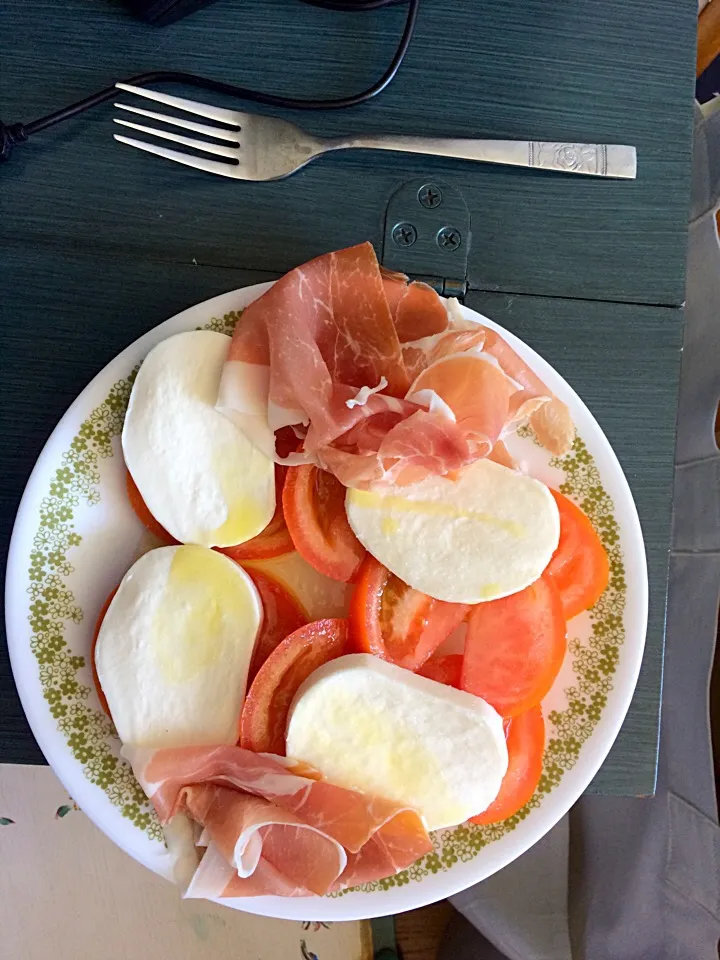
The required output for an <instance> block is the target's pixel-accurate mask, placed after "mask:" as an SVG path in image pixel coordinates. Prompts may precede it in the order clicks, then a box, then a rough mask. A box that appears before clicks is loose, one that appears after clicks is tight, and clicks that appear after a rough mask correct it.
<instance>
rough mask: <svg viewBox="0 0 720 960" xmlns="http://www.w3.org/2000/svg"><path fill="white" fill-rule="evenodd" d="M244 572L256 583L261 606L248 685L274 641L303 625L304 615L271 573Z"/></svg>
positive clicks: (294, 600)
mask: <svg viewBox="0 0 720 960" xmlns="http://www.w3.org/2000/svg"><path fill="white" fill-rule="evenodd" d="M245 572H246V573H247V574H248V576H249V577H251V578H252V581H253V583H254V584H255V586H256V587H257V590H258V593H259V594H260V599H261V600H262V606H263V622H262V627H261V628H260V636H259V637H258V639H257V643H256V644H255V652H254V653H253V658H252V661H251V663H250V672H249V673H248V686H250V684H251V683H252V682H253V680H254V679H255V675H256V674H257V672H258V670H259V669H260V667H261V666H262V665H263V664H264V663H265V661H266V660H267V658H268V657H269V656H270V654H271V653H272V652H273V650H275V648H276V647H277V646H278V644H279V643H281V642H282V641H283V640H284V639H285V637H288V636H290V634H291V633H294V632H295V631H296V630H298V629H299V628H300V627H304V626H305V624H306V623H307V622H308V618H307V614H306V613H305V611H304V610H303V608H302V606H301V605H300V603H299V601H298V600H296V599H295V597H294V596H293V595H292V594H291V593H290V592H289V591H288V590H286V589H285V587H283V586H282V584H281V583H280V582H279V581H278V580H276V579H275V577H271V576H270V575H269V574H267V573H261V571H260V570H246V571H245Z"/></svg>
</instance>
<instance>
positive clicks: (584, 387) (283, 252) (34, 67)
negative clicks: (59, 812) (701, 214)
mask: <svg viewBox="0 0 720 960" xmlns="http://www.w3.org/2000/svg"><path fill="white" fill-rule="evenodd" d="M402 19H403V11H402V10H400V9H398V10H387V11H383V12H378V13H375V14H368V15H355V16H351V15H344V14H334V13H328V12H325V11H320V10H316V9H312V8H306V7H304V6H301V5H299V4H295V3H291V2H289V0H246V2H242V0H218V2H217V3H215V4H214V5H212V6H211V7H209V8H207V9H206V10H204V11H202V12H200V13H198V14H197V15H196V16H194V17H192V18H189V19H188V20H186V21H184V22H181V23H179V24H176V25H174V26H172V27H169V28H166V29H164V30H157V29H155V28H151V27H148V26H145V25H143V24H141V23H139V22H136V21H133V20H132V19H131V18H130V17H129V16H128V14H127V13H126V11H125V9H124V7H123V6H122V4H121V3H119V2H113V0H67V2H64V3H63V4H57V3H56V2H55V0H33V2H32V3H27V2H25V0H5V3H4V4H3V5H1V6H0V63H1V66H0V116H2V118H3V119H4V120H6V121H14V120H30V119H33V118H34V117H36V116H39V115H42V114H44V113H46V112H48V111H49V110H52V109H54V108H56V107H58V106H62V105H64V104H65V103H67V102H68V101H70V100H73V99H75V98H78V97H81V96H84V95H86V94H87V93H89V92H92V91H94V90H95V89H97V88H98V87H100V86H103V85H105V84H107V83H108V82H109V81H111V80H113V79H116V78H118V77H121V76H127V75H129V74H133V73H137V72H139V71H143V70H149V69H161V68H174V69H182V70H191V71H196V72H200V73H205V74H208V75H212V76H214V77H217V78H220V79H229V80H235V81H237V82H242V83H247V84H249V85H254V86H257V87H262V88H264V89H267V90H273V91H279V92H285V93H288V94H293V95H306V96H330V95H337V94H340V93H347V92H352V91H356V90H357V89H359V88H361V87H363V86H366V85H367V84H368V83H369V82H370V81H371V80H372V79H374V78H375V77H376V76H378V75H379V73H380V72H381V71H382V69H383V67H384V65H385V63H386V62H387V61H388V59H389V57H390V56H391V53H392V50H393V48H394V44H395V42H396V39H397V36H398V34H399V31H400V28H401V24H402ZM695 22H696V8H695V5H694V4H693V2H692V0H658V3H656V4H654V5H653V7H652V9H650V8H647V7H646V6H644V5H640V4H627V3H625V2H623V0H604V2H603V3H596V2H593V0H573V2H569V0H507V2H504V3H498V2H497V0H486V2H477V0H456V2H454V3H453V4H447V3H445V2H444V0H422V4H421V13H420V18H419V23H418V31H417V36H416V38H415V40H414V42H413V45H412V47H411V50H410V53H409V56H408V59H407V61H406V64H405V65H404V67H403V69H402V70H401V72H400V74H399V76H398V78H397V81H396V82H395V84H394V85H393V86H392V87H391V88H390V89H389V90H388V91H387V92H386V93H385V94H384V95H383V96H382V97H381V98H379V99H378V100H377V101H375V102H373V103H372V104H369V105H366V106H365V107H362V108H359V109H357V110H353V111H351V112H341V113H334V114H304V115H300V116H298V115H296V116H295V119H299V120H300V122H301V123H303V124H304V125H305V126H306V127H307V128H308V129H309V130H312V131H314V132H317V133H320V134H337V133H341V132H348V131H352V132H355V131H358V132H369V131H373V132H396V133H412V134H427V135H439V136H441V135H442V136H444V135H453V134H454V135H461V136H462V135H464V136H472V135H475V136H496V137H517V138H523V139H526V138H535V139H558V140H578V141H592V140H597V141H605V142H626V143H632V144H634V145H636V146H637V148H638V154H639V177H638V180H637V181H636V182H634V183H627V182H622V183H621V182H603V181H599V180H590V179H582V178H573V177H563V176H556V175H552V174H547V173H542V172H537V171H522V170H510V169H508V170H505V169H502V168H499V167H490V166H480V165H470V164H467V163H464V162H460V161H447V160H440V159H432V158H428V159H425V158H418V157H413V156H401V155H391V154H384V155H382V154H371V153H354V154H345V155H336V156H333V157H329V158H325V159H323V160H321V161H319V162H318V163H316V164H314V165H312V166H310V167H308V168H307V169H306V170H304V171H303V172H301V173H300V174H298V175H297V176H295V177H294V178H292V179H290V180H287V181H283V182H279V183H268V184H242V183H232V182H227V181H225V180H221V179H220V178H213V177H208V176H206V175H202V174H199V173H195V172H193V171H189V170H185V169H182V168H179V167H177V166H176V165H174V164H170V163H167V162H163V161H161V160H158V159H155V158H151V157H147V156H145V155H142V154H139V153H137V152H135V151H132V150H130V149H129V148H124V147H121V146H120V145H117V144H115V143H114V142H113V141H112V139H111V133H112V128H113V124H112V122H111V117H112V113H113V111H112V108H111V107H102V108H99V109H98V110H97V111H95V112H93V113H92V114H89V115H86V116H85V117H82V118H80V119H77V120H75V121H73V122H72V123H70V124H67V125H64V126H62V127H59V128H57V129H55V130H50V131H47V132H46V133H44V134H41V135H40V136H38V137H37V138H34V139H33V140H32V141H31V142H30V143H29V144H27V145H25V146H24V147H21V148H19V149H18V150H17V152H16V155H15V156H14V157H13V160H12V162H11V163H10V164H8V165H6V166H5V167H4V168H3V169H2V170H1V171H0V212H1V213H2V222H1V224H0V244H2V246H1V247H0V287H1V288H2V299H1V300H0V324H1V327H2V344H3V346H2V354H3V377H2V378H0V388H1V389H2V391H3V403H2V424H1V425H0V438H1V439H2V443H3V459H2V477H1V478H0V479H1V481H2V483H1V485H0V498H1V500H2V507H1V521H2V530H1V536H2V544H1V546H2V550H3V554H4V549H5V547H6V543H7V539H8V537H9V531H10V527H11V523H12V518H13V516H14V512H15V510H16V507H17V503H18V500H19V497H20V495H21V492H22V488H23V486H24V484H25V481H26V479H27V476H28V474H29V472H30V470H31V468H32V465H33V463H34V460H35V458H36V457H37V454H38V453H39V451H40V449H41V446H42V443H43V441H44V440H45V438H46V437H47V435H48V434H49V433H50V431H51V430H52V428H53V426H54V424H55V423H56V422H57V420H58V418H59V417H60V415H61V414H62V412H63V411H64V409H65V408H66V407H67V405H68V404H69V403H70V402H71V400H72V399H73V398H74V397H75V396H76V395H77V393H78V392H79V391H80V390H81V389H82V387H83V386H84V385H85V384H86V383H87V381H88V380H89V379H90V378H91V377H92V376H93V375H94V374H95V373H96V372H97V371H98V370H99V369H100V368H101V367H102V366H103V364H104V363H106V362H107V361H108V360H109V359H110V358H111V357H112V356H114V355H115V353H117V351H118V350H119V349H121V348H122V347H123V346H125V345H126V344H127V343H129V342H130V341H131V340H133V339H134V338H135V337H136V336H138V335H139V334H140V333H141V332H143V331H144V330H146V329H148V328H149V327H150V326H153V325H154V324H155V323H157V322H159V321H160V320H162V319H164V318H165V317H167V316H169V315H171V314H173V313H174V312H176V311H178V310H180V309H182V308H183V307H185V306H187V305H189V304H191V303H193V302H197V301H198V300H202V299H204V298H206V297H208V296H212V295H214V294H217V293H221V292H223V291H224V290H228V289H232V288H233V287H237V286H241V285H244V284H247V283H252V282H256V281H257V280H259V279H266V278H267V276H268V275H269V274H277V273H279V272H281V271H283V270H285V269H287V268H289V267H291V266H293V265H294V264H296V263H297V262H300V261H302V260H303V259H306V258H308V257H310V256H313V255H314V254H317V253H319V252H322V251H324V250H327V249H331V248H333V247H340V246H343V245H347V244H351V243H355V242H357V241H359V240H362V239H366V238H369V239H371V240H373V241H374V242H375V243H376V246H378V248H379V246H380V238H381V235H382V225H383V218H384V210H385V204H386V202H387V200H388V198H389V197H390V195H391V194H392V193H393V192H394V190H395V189H396V188H397V186H398V185H400V184H401V183H403V182H404V181H406V180H409V179H412V178H415V177H433V178H438V179H441V180H445V181H450V182H451V183H452V184H453V185H455V186H457V187H458V188H459V189H460V190H461V191H462V193H463V196H464V197H465V199H466V201H467V203H468V206H469V208H470V213H471V218H472V229H473V237H474V239H473V245H472V248H471V251H470V265H469V279H470V282H471V286H472V287H473V288H474V290H473V292H472V293H471V294H470V296H469V297H468V303H469V304H470V305H471V306H475V307H477V308H479V309H485V310H486V311H487V312H488V313H490V314H491V315H493V316H495V317H496V319H498V320H499V321H500V322H501V323H504V324H506V325H507V326H509V327H510V328H511V329H514V330H515V331H516V332H518V333H519V334H520V335H521V336H523V337H524V338H525V339H526V340H527V341H528V342H529V343H531V344H532V345H533V346H535V347H536V348H537V349H538V350H540V352H541V353H543V354H544V355H545V356H546V357H547V358H548V359H549V360H550V361H551V362H553V363H554V364H555V365H556V366H557V367H558V369H559V370H560V372H561V373H563V374H564V375H566V376H567V377H568V379H569V380H570V382H571V383H573V385H574V386H575V387H576V389H577V390H578V392H579V393H580V394H581V396H583V398H584V399H585V400H586V401H587V402H588V404H589V406H590V408H591V409H592V410H593V412H594V413H595V414H596V415H597V417H598V419H599V420H600V423H601V425H602V426H603V427H604V428H605V430H606V431H607V433H608V436H609V438H610V440H611V442H612V443H613V444H614V445H615V448H616V450H617V451H618V455H619V456H620V459H621V461H622V462H623V465H624V466H625V468H626V471H627V472H628V477H629V479H630V482H631V485H632V487H633V491H634V493H635V495H636V497H637V500H638V506H639V509H640V513H641V518H642V520H643V525H644V530H645V534H646V538H647V545H648V557H649V561H650V570H651V587H652V598H653V599H652V604H653V605H652V613H651V627H650V632H649V639H648V654H647V657H646V663H645V667H644V671H643V676H642V679H641V683H640V685H639V688H638V693H637V695H636V698H635V702H634V705H633V710H632V712H631V714H630V716H629V718H628V721H627V723H626V726H625V728H624V730H623V733H622V734H621V738H620V740H619V741H618V744H617V746H616V748H615V750H614V751H613V754H612V757H611V759H610V760H608V762H607V763H606V765H605V767H604V768H603V771H602V773H601V775H600V778H599V779H598V780H597V781H596V786H597V788H598V789H601V790H609V791H612V792H617V793H628V794H634V793H647V792H650V791H651V789H652V783H653V776H654V762H655V745H656V737H657V712H658V702H659V696H658V691H659V676H660V664H661V650H662V623H663V619H664V602H663V597H664V584H665V560H666V554H667V550H668V546H669V534H670V474H671V467H672V450H673V442H674V424H675V387H676V374H677V362H678V348H679V341H680V331H681V314H680V310H679V309H667V308H666V307H672V308H677V307H678V305H679V304H681V303H682V300H683V297H684V261H685V235H686V221H687V197H688V177H689V155H690V136H691V125H692V114H691V98H692V89H693V86H692V85H693V73H694V43H695ZM180 92H184V93H186V94H187V91H180ZM190 95H191V96H197V94H196V93H191V94H190ZM213 99H214V98H213ZM218 102H220V98H218ZM193 261H196V262H197V264H198V266H195V265H194V262H193ZM516 294H522V295H516ZM551 298H561V299H558V300H555V299H551ZM568 298H575V299H568ZM593 300H594V301H620V302H619V303H601V302H584V301H593ZM622 301H624V302H625V303H622ZM633 304H635V305H633ZM642 304H649V305H651V306H647V307H646V306H641V305H642ZM638 372H640V376H638ZM4 657H6V654H5V652H4V648H3V650H2V651H0V756H1V757H2V759H4V760H15V761H18V762H21V761H31V760H37V761H41V760H42V758H41V757H40V756H39V754H38V752H37V750H36V748H35V747H34V744H33V743H32V740H31V739H30V738H29V734H28V730H27V726H26V724H25V721H24V719H23V718H22V714H21V711H20V708H19V704H18V702H17V699H16V697H15V694H14V690H13V687H12V683H11V681H10V678H9V672H8V668H7V660H6V659H3V658H4Z"/></svg>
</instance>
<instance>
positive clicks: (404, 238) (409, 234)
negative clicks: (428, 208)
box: [392, 221, 417, 247]
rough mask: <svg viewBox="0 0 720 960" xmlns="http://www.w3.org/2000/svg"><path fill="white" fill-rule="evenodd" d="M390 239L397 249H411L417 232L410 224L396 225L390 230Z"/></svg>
mask: <svg viewBox="0 0 720 960" xmlns="http://www.w3.org/2000/svg"><path fill="white" fill-rule="evenodd" d="M392 238H393V241H394V242H395V243H396V244H397V245H398V246H399V247H411V246H412V245H413V244H414V243H415V241H416V240H417V230H416V229H415V227H414V226H413V225H412V224H411V223H407V222H405V221H403V222H402V223H396V224H395V226H394V227H393V228H392Z"/></svg>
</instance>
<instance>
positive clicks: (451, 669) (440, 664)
mask: <svg viewBox="0 0 720 960" xmlns="http://www.w3.org/2000/svg"><path fill="white" fill-rule="evenodd" d="M462 662H463V656H462V654H461V653H448V654H446V655H445V656H444V657H430V659H429V660H426V661H425V663H424V664H423V665H422V666H421V667H420V669H419V670H418V673H419V674H420V676H421V677H427V678H428V680H436V681H437V682H438V683H444V684H445V686H447V687H455V688H456V689H457V690H460V689H461V687H460V679H461V677H462Z"/></svg>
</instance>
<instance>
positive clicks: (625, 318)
mask: <svg viewBox="0 0 720 960" xmlns="http://www.w3.org/2000/svg"><path fill="white" fill-rule="evenodd" d="M466 303H467V305H468V306H470V307H473V309H476V310H479V311H481V312H482V313H485V314H487V315H488V316H490V317H492V318H493V319H494V320H497V321H498V322H499V323H501V324H503V326H505V327H507V328H508V329H509V330H511V331H512V332H513V333H516V334H517V335H518V336H519V337H521V338H522V339H523V340H525V341H526V342H527V343H528V344H529V345H530V346H531V347H533V348H534V349H536V350H537V351H538V352H539V353H541V354H542V356H543V357H545V359H546V360H548V361H549V362H550V363H551V364H553V366H554V367H555V368H556V369H557V371H558V372H559V373H560V374H562V376H564V377H565V378H566V379H567V381H568V382H569V383H570V384H571V386H572V387H574V389H575V390H576V391H577V392H578V394H579V395H580V396H581V397H582V399H583V400H584V401H585V403H586V404H587V406H588V407H589V408H590V410H591V411H592V413H593V414H594V416H595V417H596V419H597V421H598V423H599V424H600V426H601V427H602V429H603V430H604V432H605V434H606V436H607V438H608V440H609V441H610V443H611V444H612V446H613V449H614V450H615V453H616V454H617V456H618V459H619V460H620V463H621V465H622V468H623V470H624V472H625V475H626V477H627V479H628V482H629V484H630V488H631V490H632V494H633V497H634V499H635V503H636V505H637V509H638V513H639V515H640V523H641V525H642V529H643V536H644V539H645V549H646V554H647V562H648V578H649V583H650V610H649V618H648V632H647V639H646V646H645V656H644V659H643V666H642V670H641V674H640V679H639V681H638V685H637V689H636V691H635V696H634V697H633V702H632V704H631V707H630V710H629V712H628V715H627V717H626V719H625V722H624V724H623V727H622V730H621V732H620V735H619V737H618V739H617V740H616V742H615V745H614V746H613V748H612V750H611V752H610V755H609V757H608V759H607V760H606V761H605V763H604V764H603V766H602V767H601V769H600V771H599V773H598V774H597V776H596V777H595V779H594V780H593V782H592V784H591V785H590V788H589V792H592V793H608V794H624V793H626V792H628V793H631V794H636V795H640V794H643V795H644V794H651V793H653V792H654V789H655V775H656V766H657V747H658V735H659V719H660V718H659V711H660V690H661V683H662V656H663V644H664V634H665V602H666V592H667V564H668V551H669V538H670V518H671V509H672V482H673V452H674V447H675V430H674V424H675V415H676V407H677V389H678V377H679V372H680V347H681V343H682V311H681V310H679V309H664V308H660V307H645V306H639V305H632V304H610V303H604V304H602V303H587V302H586V303H584V302H582V301H578V300H560V299H550V298H543V297H508V296H503V295H498V294H481V293H477V294H476V293H471V294H470V295H469V296H468V297H467V298H466ZM631 785H632V786H631ZM630 787H631V789H628V788H630Z"/></svg>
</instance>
